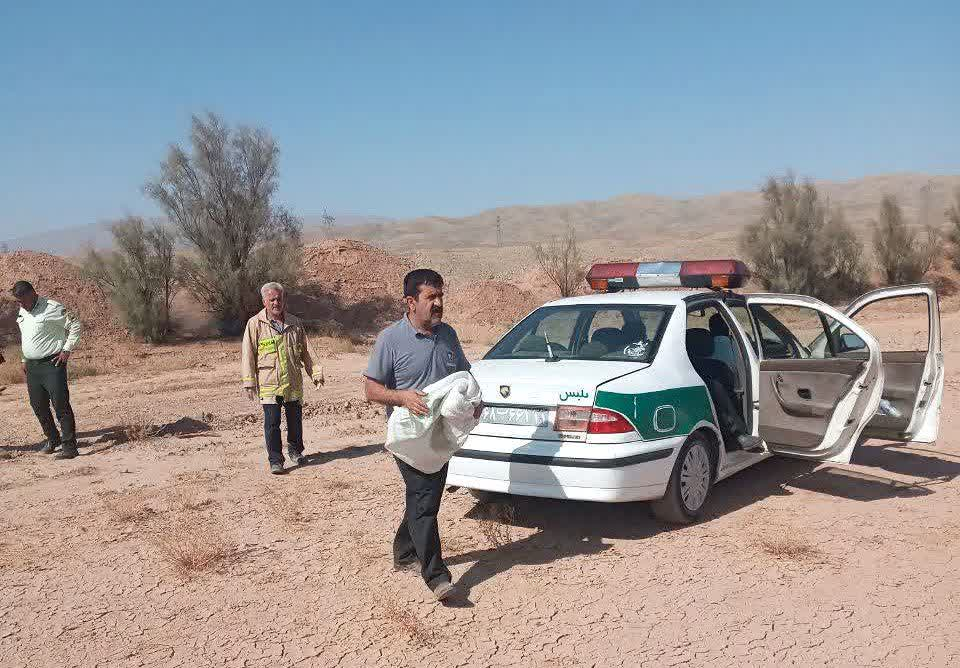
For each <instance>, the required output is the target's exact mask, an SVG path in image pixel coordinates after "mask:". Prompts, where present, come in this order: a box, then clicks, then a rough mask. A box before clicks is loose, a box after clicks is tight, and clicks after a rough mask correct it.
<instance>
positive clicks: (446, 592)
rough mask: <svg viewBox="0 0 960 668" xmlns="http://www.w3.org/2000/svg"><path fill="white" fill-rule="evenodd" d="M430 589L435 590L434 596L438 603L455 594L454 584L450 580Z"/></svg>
mask: <svg viewBox="0 0 960 668" xmlns="http://www.w3.org/2000/svg"><path fill="white" fill-rule="evenodd" d="M430 589H432V590H433V595H434V596H435V597H436V599H437V600H438V601H444V600H446V599H447V598H448V597H449V596H450V594H452V593H453V583H452V582H450V580H442V581H440V582H438V583H437V584H436V585H434V586H433V587H431V588H430Z"/></svg>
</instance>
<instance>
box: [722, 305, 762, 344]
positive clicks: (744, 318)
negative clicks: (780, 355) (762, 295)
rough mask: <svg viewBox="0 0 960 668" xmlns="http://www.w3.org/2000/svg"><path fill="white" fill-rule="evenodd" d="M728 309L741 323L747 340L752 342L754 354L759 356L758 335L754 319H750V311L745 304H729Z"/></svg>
mask: <svg viewBox="0 0 960 668" xmlns="http://www.w3.org/2000/svg"><path fill="white" fill-rule="evenodd" d="M727 308H729V309H730V312H731V313H732V314H733V317H734V318H736V319H737V322H739V323H740V328H741V329H742V330H743V331H744V333H746V335H747V340H748V341H749V342H750V346H751V347H752V348H753V352H755V353H757V354H758V355H759V354H760V349H759V348H758V347H757V334H756V331H755V330H754V328H753V318H751V317H750V311H748V310H747V307H746V306H744V305H743V304H733V305H731V304H727Z"/></svg>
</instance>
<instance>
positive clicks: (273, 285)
mask: <svg viewBox="0 0 960 668" xmlns="http://www.w3.org/2000/svg"><path fill="white" fill-rule="evenodd" d="M274 290H276V291H277V292H279V293H280V294H281V295H282V294H284V293H285V292H286V291H285V290H284V289H283V286H282V285H280V284H279V283H277V282H276V281H270V282H269V283H264V284H263V287H262V288H260V296H261V297H262V298H263V299H266V298H267V293H268V292H273V291H274Z"/></svg>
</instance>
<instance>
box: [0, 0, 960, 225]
mask: <svg viewBox="0 0 960 668" xmlns="http://www.w3.org/2000/svg"><path fill="white" fill-rule="evenodd" d="M468 5H469V6H470V7H468ZM702 5H710V6H711V8H708V9H704V8H703V7H702ZM958 26H960V2H957V1H956V0H952V1H943V2H903V3H899V2H898V3H891V2H883V1H882V0H879V1H874V2H837V1H833V2H800V3H797V2H782V3H769V2H732V1H731V2H719V1H718V2H663V3H656V4H654V3H643V2H584V1H582V0H581V1H579V2H565V1H558V0H554V1H552V2H521V1H518V0H514V1H508V2H501V1H490V0H488V1H485V2H482V3H481V2H473V3H461V2H435V3H422V2H412V1H407V2H382V3H371V2H337V3H333V2H257V3H250V2H244V1H241V0H234V1H232V2H218V3H214V2H198V1H196V0H194V1H193V2H181V1H180V0H165V1H163V2H151V3H139V2H98V1H97V0H90V1H88V2H63V3H47V2H37V3H28V2H4V3H2V6H0V237H11V236H17V235H18V234H20V233H27V232H32V231H38V230H40V229H44V228H56V227H64V226H69V225H78V224H84V223H90V222H94V221H97V220H104V219H110V218H115V217H118V216H120V215H123V214H124V213H146V214H151V213H153V212H154V211H155V209H154V208H153V207H152V205H151V204H150V203H149V202H148V201H147V200H146V199H145V198H144V197H143V195H142V194H141V192H140V186H141V185H142V183H143V182H144V180H145V179H146V178H147V177H148V176H150V175H152V174H154V173H156V172H157V170H158V164H159V161H160V160H161V159H162V158H163V156H164V154H165V151H166V146H167V145H168V144H169V143H170V142H172V141H183V140H185V139H186V137H187V132H188V129H189V119H190V114H191V113H193V112H202V111H204V110H211V111H215V112H218V113H220V114H222V115H223V116H225V117H226V118H227V119H228V120H229V121H232V122H238V123H239V122H242V123H248V124H254V125H260V126H263V127H266V128H268V129H269V130H270V131H271V132H272V133H273V134H274V135H275V136H276V138H277V140H278V142H279V144H280V148H281V151H282V158H281V197H282V199H283V200H284V201H285V202H286V203H287V204H288V205H290V206H291V207H293V208H294V209H295V210H296V211H298V212H300V213H303V214H314V213H319V212H321V211H322V209H323V208H327V209H329V210H331V211H336V212H349V213H366V214H379V215H386V216H400V217H408V216H416V215H424V214H442V215H462V214H468V213H472V212H476V211H479V210H481V209H485V208H488V207H493V206H499V205H507V204H522V203H546V202H560V201H572V200H579V199H600V198H606V197H610V196H613V195H617V194H622V193H628V192H652V193H659V194H668V195H688V194H702V193H708V192H717V191H723V190H729V189H747V188H753V187H755V186H756V184H758V183H759V182H760V181H761V180H762V179H763V178H764V176H765V175H767V174H769V173H772V172H777V173H779V172H781V171H783V170H784V169H785V168H788V167H792V168H793V169H795V170H796V171H797V172H798V173H800V174H802V175H809V176H813V177H817V178H831V179H832V178H840V179H842V178H855V177H859V176H862V175H865V174H876V173H887V172H896V171H920V172H931V173H958V172H960V125H958V124H960V31H958Z"/></svg>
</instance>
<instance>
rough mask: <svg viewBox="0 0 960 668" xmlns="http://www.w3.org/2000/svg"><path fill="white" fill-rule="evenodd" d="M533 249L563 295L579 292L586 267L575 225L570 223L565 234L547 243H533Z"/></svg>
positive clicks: (540, 263)
mask: <svg viewBox="0 0 960 668" xmlns="http://www.w3.org/2000/svg"><path fill="white" fill-rule="evenodd" d="M531 249H532V250H533V257H534V259H535V260H536V262H537V264H538V265H539V266H540V269H541V271H543V273H545V274H546V275H547V277H548V278H549V279H550V280H551V281H552V282H553V284H554V285H556V286H557V289H558V290H560V295H561V296H562V297H569V296H571V295H574V294H576V293H577V291H578V290H579V288H580V287H581V284H582V283H583V280H584V277H585V276H586V269H585V267H584V262H583V256H582V255H581V254H580V245H579V244H578V243H577V231H576V229H574V227H573V225H569V226H568V227H567V229H566V231H565V232H564V234H563V235H561V236H555V237H553V238H551V239H550V240H549V241H548V242H547V243H546V244H541V243H536V244H533V245H532V246H531Z"/></svg>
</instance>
